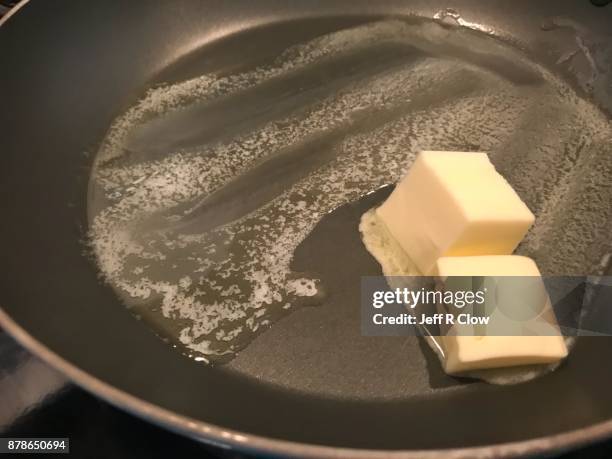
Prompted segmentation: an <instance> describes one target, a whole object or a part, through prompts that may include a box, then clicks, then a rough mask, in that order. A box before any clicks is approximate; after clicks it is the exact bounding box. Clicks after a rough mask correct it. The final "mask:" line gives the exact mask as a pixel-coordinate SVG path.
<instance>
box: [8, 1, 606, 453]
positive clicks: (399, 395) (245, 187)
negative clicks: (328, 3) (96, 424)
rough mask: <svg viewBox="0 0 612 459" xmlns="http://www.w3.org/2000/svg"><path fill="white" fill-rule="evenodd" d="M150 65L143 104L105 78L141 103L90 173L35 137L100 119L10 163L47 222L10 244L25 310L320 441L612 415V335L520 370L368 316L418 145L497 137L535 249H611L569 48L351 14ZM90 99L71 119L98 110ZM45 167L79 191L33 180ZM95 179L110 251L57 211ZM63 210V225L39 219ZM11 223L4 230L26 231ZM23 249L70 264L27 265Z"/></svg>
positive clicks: (129, 378)
mask: <svg viewBox="0 0 612 459" xmlns="http://www.w3.org/2000/svg"><path fill="white" fill-rule="evenodd" d="M83 8H84V7H83ZM96 8H111V9H112V6H106V5H105V6H97V7H96ZM35 11H36V10H32V12H31V13H29V14H30V15H33V16H35V17H36V12H35ZM105 11H106V10H105ZM107 13H108V14H107V16H108V17H113V14H118V13H117V12H116V11H115V13H113V14H111V13H112V11H111V13H109V12H108V11H107ZM124 14H126V15H128V16H129V15H131V14H132V13H130V12H129V9H128V11H126V12H125V13H124ZM133 14H134V18H135V21H136V20H137V19H138V18H140V12H134V13H133ZM40 16H41V17H42V16H43V15H42V12H41V13H40ZM192 16H193V17H204V16H205V15H203V14H201V15H199V16H198V15H196V14H194V15H192ZM68 17H69V16H67V18H68ZM130 17H131V16H130ZM39 19H40V18H39ZM73 19H74V18H73ZM67 20H68V19H66V21H67ZM71 24H79V21H74V20H73V21H72V22H71ZM69 26H70V24H68V23H66V27H69ZM183 26H184V25H183ZM200 27H201V26H200ZM179 29H180V27H178V26H177V30H179ZM176 34H177V36H178V35H180V32H176ZM84 36H85V37H86V36H87V34H86V33H85V32H84ZM151 36H154V34H153V33H151ZM86 45H88V42H87V39H86V38H84V39H83V46H84V47H85V46H86ZM90 47H91V46H90ZM51 55H52V54H51ZM92 59H93V57H92ZM129 61H130V60H129V59H128V58H126V59H125V61H124V62H123V63H124V65H125V66H126V72H128V71H129V66H130V63H129ZM91 62H95V61H90V62H89V63H90V64H91ZM86 63H87V61H83V64H82V65H85V64H86ZM135 71H136V70H135ZM34 73H36V72H34ZM39 73H40V72H39ZM86 77H88V76H87V73H86V72H85V73H84V78H86ZM91 78H94V77H93V76H92V77H91ZM59 80H60V78H59V77H58V81H59ZM51 83H53V81H52V82H51ZM51 83H50V84H51ZM53 84H55V83H53ZM57 84H60V83H57ZM61 84H67V83H61ZM147 87H148V88H149V89H148V90H147V91H145V90H144V89H142V88H144V85H141V86H140V88H141V89H142V90H141V91H140V92H139V93H138V91H137V90H136V89H135V90H134V94H131V96H130V97H127V96H126V95H125V94H122V96H123V97H124V99H123V101H124V102H126V101H129V103H126V105H125V106H126V107H128V108H127V109H124V110H121V111H120V110H118V109H117V101H116V100H115V101H113V102H110V101H108V102H107V101H101V100H99V101H95V103H94V102H93V101H91V103H92V104H94V106H95V107H96V108H99V110H98V114H99V115H95V116H99V117H100V118H95V117H94V115H91V118H89V121H91V122H92V123H93V121H96V122H97V124H96V123H93V124H96V125H97V126H98V130H102V129H103V127H104V128H106V127H108V125H109V124H110V114H111V113H112V114H113V115H114V116H116V115H117V114H118V113H119V112H121V113H123V115H119V117H118V118H116V119H115V121H114V122H113V124H112V127H111V129H110V131H109V132H108V133H107V135H106V137H104V141H103V142H102V147H101V148H100V150H99V151H98V153H97V155H96V157H95V158H94V159H93V161H94V167H93V170H92V172H91V176H90V177H88V179H89V182H88V183H86V184H83V183H78V184H77V183H73V184H70V185H67V184H64V182H63V181H62V180H59V179H57V177H56V179H49V178H48V177H49V174H48V171H49V170H54V171H57V172H58V174H57V176H58V177H59V176H60V175H61V174H59V170H58V166H57V165H56V166H54V168H52V167H51V166H50V164H52V163H51V161H52V160H51V159H48V160H47V159H45V158H42V157H38V156H36V155H35V152H36V151H43V150H44V149H45V148H55V149H56V150H54V151H56V152H57V155H56V156H55V157H54V159H53V161H56V162H58V161H59V160H60V158H62V157H61V155H60V154H61V152H68V151H71V150H72V149H74V146H75V145H77V144H78V145H82V143H83V142H81V143H78V142H77V139H78V140H79V142H80V141H81V140H82V139H81V138H80V137H79V136H81V135H83V136H85V134H88V135H89V137H88V140H87V141H91V139H92V138H95V136H94V133H92V132H88V131H86V130H83V133H80V132H75V134H74V137H72V138H71V140H70V141H72V142H74V145H72V144H71V145H68V147H72V148H67V147H66V145H64V144H63V143H62V142H63V141H64V139H60V138H59V132H65V130H61V131H58V133H57V134H55V135H56V136H57V137H54V134H53V133H52V132H51V133H50V134H49V136H48V137H47V144H48V145H45V144H44V143H43V140H44V136H43V137H42V138H41V139H27V136H26V135H25V134H24V135H23V136H22V137H23V139H24V140H22V141H20V142H22V143H18V142H15V146H16V147H19V151H21V152H24V153H22V154H23V155H26V156H25V157H24V159H30V160H32V161H30V162H29V163H28V167H26V165H23V166H22V165H21V162H19V161H13V162H11V163H10V164H9V166H10V167H7V168H5V169H4V171H5V172H3V174H4V175H3V177H2V180H0V183H2V185H1V186H3V187H6V189H7V190H8V189H14V190H17V191H21V192H22V194H19V193H18V194H17V195H18V196H19V199H20V202H19V204H20V205H21V207H20V208H13V207H10V206H7V218H10V219H15V220H17V219H21V221H24V222H26V223H28V225H24V227H28V228H29V229H26V230H24V231H25V232H24V234H22V235H21V236H22V237H21V238H19V239H23V240H28V241H30V243H29V244H22V245H18V244H17V243H16V246H15V248H14V253H13V250H12V251H10V252H9V253H7V254H6V259H5V263H6V265H7V267H8V268H9V269H7V272H8V273H9V274H8V275H7V278H6V279H3V280H2V281H1V282H2V284H1V285H0V286H1V287H2V288H3V290H4V291H6V292H7V293H6V304H7V311H8V312H9V313H10V314H11V316H13V317H15V318H16V320H17V321H18V322H19V323H23V324H27V326H28V327H27V328H28V329H30V330H32V333H33V334H34V335H35V336H38V337H40V339H41V341H42V342H44V343H45V344H47V345H48V346H49V347H50V348H51V349H55V350H61V351H62V352H63V354H65V355H66V356H67V358H68V359H69V360H70V361H71V362H73V363H75V364H76V365H78V366H79V367H81V368H83V369H85V370H86V371H88V372H90V373H91V374H94V375H96V376H97V377H99V378H100V379H103V380H104V381H105V382H108V383H109V384H112V385H114V386H116V387H118V388H120V389H121V390H123V391H125V392H128V393H130V394H133V395H137V396H138V397H139V398H141V399H144V400H146V401H149V402H151V403H154V404H155V405H158V406H161V407H163V408H166V409H169V410H172V411H174V412H176V413H179V414H181V415H185V416H189V417H191V418H193V419H195V420H199V421H202V422H205V423H211V424H214V425H218V426H221V427H224V428H228V429H233V430H236V431H240V432H245V433H249V434H255V435H259V436H265V437H270V438H274V439H281V440H289V441H294V442H303V443H310V444H318V445H327V446H338V447H348V448H366V449H384V450H391V449H421V448H422V449H440V448H455V447H457V448H458V447H466V446H485V445H491V444H495V443H503V442H511V441H520V440H525V439H531V438H537V437H542V436H547V435H552V434H556V433H562V432H566V431H569V430H574V429H577V428H581V427H586V426H590V425H592V424H594V423H597V422H601V421H605V420H608V419H610V417H612V393H611V391H609V381H610V380H611V378H612V368H611V366H609V365H605V364H602V360H599V358H600V357H598V356H604V355H608V353H609V352H611V351H612V341H611V340H610V339H608V338H593V339H589V338H581V339H579V340H578V342H577V344H576V346H575V348H574V349H573V350H572V354H571V356H570V358H569V359H568V361H567V362H565V363H564V364H563V365H562V366H561V367H560V368H559V369H558V370H556V371H555V372H553V373H551V374H549V375H546V376H545V377H542V378H540V379H537V380H534V381H531V382H528V383H525V384H520V385H515V386H506V387H500V386H490V385H486V384H483V383H478V382H473V381H469V380H461V379H458V378H451V377H448V376H447V375H445V374H444V373H443V372H442V370H441V369H440V367H439V364H438V361H437V359H436V357H435V356H434V355H433V353H432V352H431V351H430V350H429V348H428V347H427V346H426V345H425V344H424V343H422V342H420V341H419V340H418V339H415V338H366V337H362V336H361V335H360V326H359V325H360V324H359V320H360V317H359V301H360V299H359V288H358V286H359V282H360V277H361V276H365V275H379V274H380V268H379V266H378V265H377V264H376V262H375V261H374V260H373V259H372V258H371V257H370V256H369V254H368V253H367V252H366V251H365V248H364V247H363V246H362V243H361V240H360V237H359V233H358V229H357V227H358V222H359V218H360V217H361V215H362V213H363V212H365V211H366V210H367V209H369V208H371V207H372V206H374V205H377V204H378V203H380V202H381V201H382V200H383V199H384V198H385V196H386V193H388V192H389V191H390V189H389V188H388V187H386V185H389V184H392V183H394V182H396V181H397V180H398V179H399V178H400V177H401V175H402V174H403V173H404V172H405V171H406V170H407V168H408V167H409V165H410V163H411V161H412V159H413V158H414V154H415V153H416V151H418V150H419V149H439V150H443V149H446V150H459V151H460V150H483V151H489V152H490V153H491V159H492V161H493V162H494V163H495V166H496V167H497V168H498V169H499V170H500V172H501V173H502V174H503V175H504V176H505V177H506V178H507V179H508V180H509V181H510V183H511V184H512V185H513V187H515V189H516V190H517V191H518V192H519V194H520V195H521V197H522V198H523V199H524V200H525V201H526V202H527V204H528V205H529V206H530V208H531V209H532V210H533V211H534V212H535V213H536V215H537V224H536V226H535V227H534V228H533V229H532V231H531V232H530V234H529V236H528V237H527V239H526V241H525V243H524V244H523V245H522V246H521V247H520V253H522V254H527V255H530V256H532V257H534V258H535V259H536V261H537V262H538V264H539V265H540V266H541V268H542V271H543V272H545V273H547V274H575V273H577V272H579V273H593V274H595V273H598V272H600V271H601V270H602V269H603V267H604V266H603V264H602V260H603V261H605V257H604V255H605V254H608V253H610V252H612V250H611V245H610V244H611V239H610V237H609V236H610V234H609V228H610V223H612V217H611V216H612V209H611V208H610V202H612V200H611V199H610V193H612V191H610V188H609V185H606V184H609V183H611V180H612V177H611V175H610V174H611V167H610V155H609V153H608V150H607V146H608V145H609V144H610V131H609V129H610V125H609V121H608V119H607V118H606V116H605V115H604V114H603V113H602V112H601V111H600V110H599V109H597V108H596V107H595V105H593V104H592V103H590V102H588V101H586V100H584V99H582V98H581V97H578V96H577V95H576V93H575V91H574V90H573V89H572V88H571V87H570V86H569V85H568V84H566V83H565V82H564V81H563V80H562V79H559V78H557V77H556V76H555V75H554V74H553V73H551V72H550V71H549V70H548V69H547V67H545V66H543V65H539V64H538V63H537V62H534V61H533V60H531V59H530V58H528V57H527V56H526V55H525V54H523V53H522V52H521V51H520V50H518V49H516V48H514V47H513V46H510V45H508V44H506V43H503V42H502V41H499V40H497V39H495V38H493V37H490V36H487V35H485V34H483V33H479V32H475V31H472V30H467V29H465V28H458V27H456V25H455V24H452V25H449V24H440V23H438V22H434V21H431V20H420V19H398V18H386V17H385V18H383V17H378V16H377V17H372V16H354V17H338V16H333V17H328V18H317V19H300V20H294V21H288V22H280V23H276V24H272V25H266V26H265V27H258V28H253V29H251V30H246V31H243V32H241V33H238V34H236V35H233V36H229V37H227V38H224V39H222V40H219V41H216V42H212V43H211V44H208V45H206V46H204V47H202V48H201V49H197V50H196V51H193V52H191V53H189V54H187V55H186V56H185V57H183V58H180V59H178V60H176V61H174V62H173V63H172V64H171V65H168V66H166V67H165V68H164V69H163V70H161V71H159V72H157V73H156V76H155V77H154V78H151V79H150V81H149V84H148V86H147ZM108 91H109V93H112V91H111V89H108ZM115 95H116V94H115ZM13 97H14V96H12V95H11V94H9V95H8V96H7V104H11V103H12V104H13V105H11V106H15V107H18V98H17V97H16V96H15V97H14V99H13ZM75 99H76V98H75ZM74 105H75V107H77V102H74ZM130 107H131V108H130ZM124 108H125V107H124ZM49 111H50V113H51V114H52V113H53V110H51V108H49ZM14 113H15V115H14V116H15V119H20V118H19V117H20V116H23V118H24V119H25V116H26V115H25V114H22V113H21V112H19V110H16V111H15V112H14ZM41 113H42V112H41ZM84 113H88V112H87V111H86V108H85V107H83V109H82V111H81V113H80V114H81V117H82V118H85V117H84V115H83V114H84ZM100 114H102V115H100ZM104 116H106V117H107V118H108V119H106V118H104ZM49 117H50V118H52V116H51V115H49ZM74 117H75V118H74V119H70V120H66V123H68V122H69V121H70V122H74V123H75V125H76V126H78V125H79V118H78V117H77V115H76V114H75V115H74ZM38 121H39V122H40V124H44V121H49V120H42V119H41V120H38ZM103 121H108V122H106V124H104V123H103ZM54 126H55V125H54V123H53V122H51V123H50V127H54ZM97 134H99V135H100V137H102V133H100V132H98V133H97ZM48 139H51V140H52V142H51V141H49V140H48ZM28 142H41V143H33V144H31V143H28ZM56 144H57V145H56ZM0 145H2V144H0ZM79 154H80V152H79ZM28 155H29V156H28ZM65 155H68V153H65ZM41 156H42V155H41ZM70 158H71V159H69V158H68V156H66V159H65V160H64V162H62V167H64V168H65V169H63V170H62V171H61V172H63V173H65V174H66V173H68V172H70V173H71V174H73V175H74V176H77V175H78V173H79V171H81V173H82V171H84V170H87V173H89V171H90V169H87V168H86V166H88V165H90V164H91V160H90V159H87V158H81V157H79V159H78V160H73V159H72V157H70ZM44 161H49V163H45V162H44ZM32 165H33V166H32ZM9 172H10V174H9ZM25 173H31V177H32V178H33V179H37V180H40V182H39V183H41V184H43V185H45V187H46V188H47V189H51V188H52V187H56V194H57V196H56V195H55V194H54V195H53V196H52V197H49V196H45V193H44V192H43V190H40V189H37V190H33V189H29V188H27V187H26V186H25V185H24V184H23V183H21V182H20V181H19V179H18V178H19V177H23V176H24V174H25ZM45 180H46V181H45ZM77 189H78V190H79V191H83V190H85V189H87V190H88V195H87V203H80V204H79V205H77V206H76V207H77V208H79V209H80V210H82V211H83V213H84V212H85V209H86V211H87V225H88V231H87V235H88V237H89V238H90V239H89V241H90V244H91V248H92V249H93V252H94V255H95V263H91V262H90V261H86V260H85V258H84V257H83V256H82V252H83V245H82V242H81V241H77V239H78V238H77V237H75V235H78V234H80V233H79V231H78V230H77V229H75V228H74V227H73V226H74V225H73V226H70V225H68V224H66V225H65V226H61V225H62V223H58V224H57V225H50V222H52V221H54V219H59V220H61V222H64V221H71V219H73V220H74V219H75V218H76V217H75V213H74V212H75V211H74V210H71V209H67V208H66V202H68V198H67V196H70V195H71V193H72V192H74V191H75V190H77ZM3 191H5V190H4V189H3ZM83 194H84V193H83ZM71 199H72V198H71ZM43 202H45V203H47V207H44V206H41V203H43ZM79 202H80V201H79ZM33 208H35V209H38V208H42V209H43V210H41V211H40V212H38V213H34V212H29V211H28V209H33ZM58 216H59V217H62V218H58ZM41 225H48V226H49V228H51V227H52V226H53V229H52V230H51V229H49V231H50V232H51V231H54V233H51V234H49V237H48V238H40V237H39V234H40V230H39V228H40V227H41ZM60 226H61V229H59V228H60ZM8 231H9V230H8V229H7V228H2V229H0V236H2V239H3V240H16V238H15V235H14V234H12V233H9V232H8ZM77 242H78V243H77ZM40 253H54V254H60V253H61V254H62V257H63V259H59V258H58V259H56V258H55V257H48V259H47V258H45V259H43V260H41V259H40ZM66 260H69V263H67V262H66ZM210 260H213V261H214V263H210ZM60 262H61V263H60ZM66 264H68V265H70V267H69V268H65V265H66ZM24 266H27V267H31V269H32V270H34V269H35V270H37V271H36V272H40V273H57V274H54V275H57V278H55V277H54V278H53V279H51V280H50V282H49V281H45V282H44V283H43V282H42V281H40V282H39V283H37V281H36V280H35V279H36V278H38V277H40V278H41V279H42V278H43V277H44V278H45V279H48V276H47V277H45V276H43V275H39V276H28V277H27V278H24V277H20V274H19V273H21V272H23V271H24V269H23V268H24ZM66 269H69V271H68V272H67V271H66ZM98 270H99V271H101V273H102V275H103V276H104V277H105V280H106V283H101V282H99V280H98V279H97V278H96V274H97V272H98ZM245 273H248V276H245ZM67 276H69V278H70V286H69V287H68V286H66V277H67ZM32 278H35V279H34V280H32ZM211 279H214V280H215V281H216V282H217V283H216V284H212V283H211V282H210V280H211ZM15 286H17V287H19V288H15ZM218 287H220V288H218ZM41 299H46V300H47V301H46V302H44V301H41ZM41 303H44V305H45V308H42V306H41ZM11 304H19V305H20V308H17V307H11V306H10V305H11ZM254 304H256V305H258V307H257V308H251V307H250V305H254ZM125 305H127V306H128V307H129V309H128V308H125V307H124V306H125ZM211 305H214V307H212V306H211ZM286 305H288V306H286ZM260 311H263V312H260ZM132 315H136V316H138V317H139V318H140V320H139V321H137V320H133V318H132V317H131V316H132ZM211 324H212V325H211ZM240 327H241V328H240ZM66 329H68V330H69V331H70V333H63V332H65V330H66ZM151 329H152V330H154V332H155V333H151V332H150V330H151ZM34 331H36V333H34ZM160 338H162V339H160ZM164 341H165V342H164ZM84 343H87V344H86V345H83V344H84ZM173 346H174V347H176V349H173V348H172V347H173ZM177 350H178V351H179V352H177ZM181 353H183V354H187V355H188V356H190V357H191V358H189V357H185V356H183V355H181ZM594 356H595V357H594ZM197 360H200V361H197ZM201 360H206V361H208V362H209V363H206V362H203V361H201ZM169 423H170V424H172V421H169ZM174 427H177V426H174ZM177 428H178V429H180V428H181V427H180V426H178V427H177Z"/></svg>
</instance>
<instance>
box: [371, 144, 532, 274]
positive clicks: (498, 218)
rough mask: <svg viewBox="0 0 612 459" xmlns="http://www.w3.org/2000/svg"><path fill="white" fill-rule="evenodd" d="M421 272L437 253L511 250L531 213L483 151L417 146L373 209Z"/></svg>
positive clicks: (426, 270) (427, 269)
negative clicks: (393, 185) (405, 168)
mask: <svg viewBox="0 0 612 459" xmlns="http://www.w3.org/2000/svg"><path fill="white" fill-rule="evenodd" d="M377 214H378V216H379V217H380V219H381V220H382V221H383V222H384V223H385V225H386V226H387V229H388V230H389V232H390V233H391V235H392V236H393V237H394V238H395V239H396V240H397V242H398V243H399V245H400V246H401V247H402V249H403V250H404V251H405V252H406V254H407V255H408V256H409V257H410V258H411V259H412V260H413V261H414V262H415V264H416V265H417V267H418V268H419V270H420V271H421V272H422V273H423V274H431V272H432V270H433V269H434V267H435V263H436V260H438V258H440V257H442V256H465V255H508V254H511V253H512V252H513V251H514V249H515V248H516V246H517V245H518V243H519V242H520V241H521V239H522V238H523V237H524V236H525V233H526V232H527V230H528V229H529V227H530V226H531V225H532V223H533V221H534V216H533V214H532V213H531V211H530V210H529V209H528V208H527V206H526V205H525V204H524V203H523V201H521V199H520V198H519V196H518V195H517V194H516V192H515V191H514V190H513V189H512V187H511V186H510V185H509V184H508V182H506V180H505V179H504V178H503V177H502V176H501V175H500V174H499V173H498V172H497V171H496V170H495V167H494V166H493V164H491V162H490V161H489V158H488V157H487V155H486V153H463V152H444V151H422V152H421V153H419V155H418V156H417V158H416V160H415V162H414V165H413V166H412V168H411V169H410V171H409V172H408V174H407V175H406V176H405V177H404V179H403V180H402V181H401V182H400V183H398V185H397V186H396V188H395V190H394V191H393V193H391V195H390V196H389V198H388V199H387V200H386V201H385V202H384V203H383V204H382V206H380V207H379V208H378V209H377Z"/></svg>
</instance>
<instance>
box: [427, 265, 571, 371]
mask: <svg viewBox="0 0 612 459" xmlns="http://www.w3.org/2000/svg"><path fill="white" fill-rule="evenodd" d="M435 271H436V272H435V274H436V275H437V276H440V278H441V280H442V281H444V279H445V278H448V277H449V276H491V277H490V278H492V277H494V276H498V277H499V278H500V280H502V281H504V280H506V279H508V280H510V281H512V279H518V280H519V282H518V283H516V284H514V288H512V289H506V290H505V291H504V290H502V289H499V290H497V291H496V292H489V293H491V294H492V296H494V297H495V298H496V304H497V308H500V306H499V304H500V303H499V302H504V303H505V304H504V305H503V307H501V308H500V309H498V310H497V311H495V312H494V313H493V314H492V315H491V321H492V327H495V325H496V323H495V322H496V321H497V325H500V323H501V325H502V326H504V327H505V326H506V324H503V323H502V322H503V321H504V320H506V321H508V320H509V319H508V316H510V317H511V319H510V322H511V326H512V323H515V321H516V320H517V317H519V318H520V317H521V314H523V313H524V312H525V311H521V310H520V308H523V307H525V304H524V303H522V302H524V301H525V295H522V294H523V293H525V292H521V291H517V290H519V289H520V288H521V286H524V287H525V288H526V289H532V288H533V286H538V285H540V286H541V288H542V291H543V292H544V296H543V297H542V300H541V301H540V300H538V301H540V303H539V304H541V306H538V308H539V309H540V310H539V311H538V314H533V313H532V312H533V311H527V315H526V317H528V318H527V319H525V321H524V322H523V323H521V322H520V320H519V321H518V322H516V323H518V326H519V327H521V326H523V327H525V329H526V330H530V331H531V333H534V336H487V335H486V334H485V335H484V336H468V334H469V332H468V333H466V330H465V327H464V329H460V328H458V327H459V326H458V325H453V326H452V327H451V328H450V329H449V330H448V333H447V334H446V335H445V336H441V337H440V338H439V341H440V344H441V347H442V349H443V351H444V361H443V364H444V370H445V371H446V372H447V373H450V374H455V373H464V372H466V371H472V370H479V369H487V368H501V367H511V366H518V365H529V364H547V363H554V362H558V361H559V360H561V359H563V358H565V357H566V356H567V347H566V345H565V341H564V339H563V336H562V335H561V334H560V332H559V328H558V325H557V321H556V318H555V315H554V311H553V310H552V307H551V306H550V300H549V298H548V295H547V294H546V290H545V287H544V284H543V282H542V280H541V276H540V272H539V270H538V267H537V266H536V264H535V262H534V261H533V260H531V259H530V258H527V257H522V256H514V255H508V256H474V257H448V258H440V259H439V260H438V262H437V264H436V270H435ZM519 276H520V277H519ZM532 278H533V281H532V280H531V279H532ZM525 280H528V281H529V282H525ZM521 281H522V282H521ZM510 285H512V283H511V284H510ZM527 297H528V298H529V300H531V301H532V303H533V299H534V298H539V296H538V295H535V296H534V295H533V294H531V293H530V294H529V295H527ZM538 301H536V303H535V304H536V305H537V304H538ZM532 306H533V305H531V306H529V307H532ZM511 308H515V310H512V309H511ZM505 329H506V328H502V330H505ZM533 330H536V332H533ZM538 330H539V333H540V336H535V335H536V334H537V333H538V332H537V331H538Z"/></svg>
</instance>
